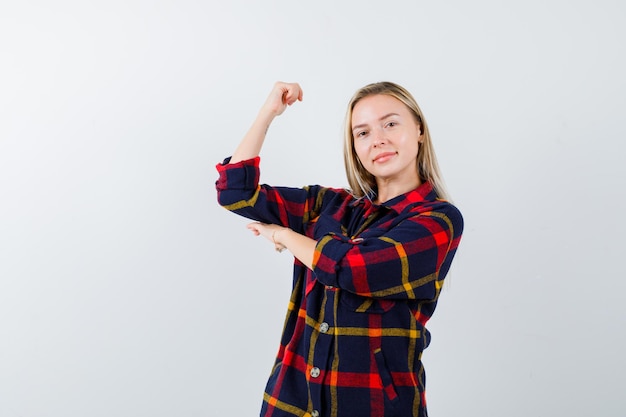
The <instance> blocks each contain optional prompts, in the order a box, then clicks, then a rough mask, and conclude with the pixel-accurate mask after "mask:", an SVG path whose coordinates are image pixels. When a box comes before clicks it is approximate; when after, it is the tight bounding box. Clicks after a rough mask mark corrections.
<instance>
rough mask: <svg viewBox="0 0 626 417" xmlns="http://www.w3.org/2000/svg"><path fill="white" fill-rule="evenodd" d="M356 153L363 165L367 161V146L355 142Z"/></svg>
mask: <svg viewBox="0 0 626 417" xmlns="http://www.w3.org/2000/svg"><path fill="white" fill-rule="evenodd" d="M354 151H355V152H356V156H357V157H358V158H359V160H360V161H361V163H363V161H366V160H367V158H366V156H367V146H364V145H363V143H358V142H355V143H354Z"/></svg>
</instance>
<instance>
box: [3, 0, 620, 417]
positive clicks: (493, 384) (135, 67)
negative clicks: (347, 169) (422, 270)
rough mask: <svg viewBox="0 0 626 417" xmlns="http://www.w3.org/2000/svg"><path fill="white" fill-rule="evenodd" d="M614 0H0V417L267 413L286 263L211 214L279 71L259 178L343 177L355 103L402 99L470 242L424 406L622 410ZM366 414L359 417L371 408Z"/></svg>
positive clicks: (460, 412) (497, 412) (432, 355)
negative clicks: (422, 132)
mask: <svg viewBox="0 0 626 417" xmlns="http://www.w3.org/2000/svg"><path fill="white" fill-rule="evenodd" d="M625 10H626V6H625V4H624V2H622V1H620V0H614V1H610V0H595V1H556V0H548V1H546V0H543V1H538V0H529V1H524V2H501V1H486V0H477V1H473V2H467V1H460V0H455V1H443V2H441V1H439V2H435V1H429V2H426V1H385V2H377V1H329V0H322V1H316V2H302V1H293V0H291V1H290V0H280V1H258V2H254V1H250V2H243V1H241V0H238V1H228V2H226V1H220V2H218V1H209V2H206V1H192V0H182V1H181V0H177V1H136V0H130V1H129V0H124V1H120V0H108V1H101V2H93V1H91V2H89V1H66V0H59V1H54V2H51V1H19V2H18V1H3V2H2V3H1V4H0V59H1V65H0V416H1V417H44V416H45V417H48V416H50V417H57V416H58V417H85V416H89V417H99V416H103V417H111V416H116V417H118V416H121V417H126V416H128V417H142V416H146V417H148V416H149V417H161V416H167V417H173V416H185V417H194V416H254V415H257V414H258V410H259V407H260V403H261V398H262V391H263V387H264V384H265V382H266V378H267V376H268V374H269V371H270V369H271V366H272V363H273V360H274V355H275V353H276V351H277V348H278V341H279V336H280V332H281V330H282V325H283V318H284V314H285V311H286V307H287V299H288V295H289V291H290V288H289V286H290V281H291V257H290V256H289V255H288V254H286V253H283V254H281V255H278V254H276V253H275V252H274V251H273V248H272V246H271V245H270V244H267V242H265V241H263V240H262V239H260V238H254V237H253V236H252V235H251V234H250V233H249V232H248V231H247V230H246V229H245V224H246V221H245V220H244V219H240V218H238V217H237V216H234V215H232V214H230V213H228V212H226V211H225V210H223V209H222V208H220V207H219V206H218V205H217V204H216V198H215V197H216V196H215V189H214V182H215V179H216V177H217V175H216V171H215V168H214V166H215V164H216V163H217V162H219V161H221V159H222V158H223V157H225V156H228V155H230V153H231V152H232V151H233V150H234V148H235V146H236V144H237V143H238V141H239V139H240V138H241V137H242V136H243V134H244V133H245V131H246V130H247V127H248V126H249V124H250V123H251V121H252V120H253V118H254V116H255V115H256V112H257V110H258V108H259V107H260V105H261V104H262V103H263V101H264V100H265V97H266V96H267V93H268V92H269V90H270V89H271V86H272V84H273V82H274V81H276V80H285V81H298V82H300V83H301V85H302V87H303V89H304V101H303V102H302V103H298V104H297V105H294V106H293V107H292V108H290V109H288V111H287V112H286V113H285V114H284V115H283V116H282V117H281V118H279V119H278V120H277V121H276V123H275V125H274V126H273V127H272V128H271V129H270V132H269V135H268V141H267V144H266V147H265V148H264V150H263V153H262V158H263V160H262V169H263V171H262V180H263V181H264V182H268V183H272V184H275V185H291V186H301V185H306V184H314V183H320V184H324V185H332V186H345V185H346V180H345V175H344V171H343V166H342V156H341V128H342V121H343V115H344V111H345V106H346V104H347V102H348V100H349V98H350V96H351V95H352V94H353V93H354V91H355V90H356V89H358V88H359V87H361V86H362V85H364V84H366V83H369V82H373V81H380V80H391V81H395V82H398V83H400V84H402V85H404V86H405V87H407V88H408V89H409V90H410V91H411V92H413V94H414V95H415V97H416V98H417V100H418V102H419V103H420V105H421V106H422V109H423V110H424V112H425V114H426V117H427V120H428V122H429V124H430V126H431V131H432V134H433V139H434V143H435V147H436V150H437V153H438V156H439V161H440V164H441V166H442V170H443V172H444V176H445V177H446V180H447V182H448V186H449V189H450V191H451V194H452V195H453V198H454V200H455V203H456V204H457V205H458V207H459V208H460V209H461V210H462V212H463V214H464V217H465V222H466V229H465V234H464V238H463V241H462V244H461V246H460V249H459V251H458V254H457V258H456V260H455V263H454V265H453V267H452V270H451V273H450V275H449V277H448V282H447V284H446V286H445V290H444V292H443V293H442V297H441V301H440V304H439V308H438V310H437V312H436V314H435V316H434V318H433V319H432V320H431V322H430V330H431V331H432V332H433V342H432V344H431V346H430V347H429V349H428V350H427V351H426V352H425V354H424V361H425V365H426V370H427V375H428V399H429V411H430V414H431V415H432V416H433V417H442V416H466V417H470V416H476V417H478V416H480V417H485V416H493V417H502V416H507V417H517V416H519V417H522V416H524V417H525V416H529V415H532V416H548V417H552V416H569V417H589V416H614V417H618V416H623V415H624V412H625V411H624V409H625V408H626V400H625V399H624V389H625V388H626V380H625V377H624V375H625V374H626V366H625V362H626V361H625V359H624V351H625V349H626V340H625V339H626V338H625V336H624V329H625V328H626V320H625V317H626V306H625V304H624V302H623V301H622V299H623V294H624V291H625V290H626V284H625V281H626V279H625V278H626V268H625V266H624V265H625V263H624V246H625V245H624V243H623V242H624V235H625V233H626V222H625V220H624V214H625V212H626V207H625V195H624V194H625V193H624V178H626V175H625V174H626V172H625V171H626V169H625V168H624V151H625V147H624V141H625V140H626V127H625V126H624V120H625V116H624V114H625V112H626V98H625V97H626V82H625V81H624V80H625V79H626V77H624V74H626V62H625V56H624V40H625V39H626V29H625V26H624V20H625V18H626V12H625ZM355 417H358V416H355Z"/></svg>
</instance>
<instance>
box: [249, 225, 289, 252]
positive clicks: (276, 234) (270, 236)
mask: <svg viewBox="0 0 626 417" xmlns="http://www.w3.org/2000/svg"><path fill="white" fill-rule="evenodd" d="M248 229H249V230H251V231H252V233H254V235H255V236H263V237H264V238H265V239H267V240H269V241H270V242H272V243H274V248H275V249H276V251H277V252H282V251H283V250H284V249H285V245H283V244H282V243H280V240H279V238H280V232H281V231H283V230H287V228H286V227H282V226H279V225H277V224H265V223H259V222H255V223H250V224H249V225H248Z"/></svg>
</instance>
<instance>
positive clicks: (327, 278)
mask: <svg viewBox="0 0 626 417" xmlns="http://www.w3.org/2000/svg"><path fill="white" fill-rule="evenodd" d="M355 243H357V242H355V241H352V240H350V239H349V238H348V237H347V236H343V235H337V234H335V233H330V234H327V235H326V236H324V237H322V238H321V239H320V240H319V241H318V242H317V245H315V253H314V254H313V262H312V265H311V266H312V267H313V272H314V273H315V277H316V278H317V280H318V281H319V282H320V283H322V284H324V285H329V286H333V287H340V285H339V272H340V271H341V262H342V260H343V258H344V257H345V256H346V254H347V253H348V251H349V250H350V249H352V247H353V246H354V244H355Z"/></svg>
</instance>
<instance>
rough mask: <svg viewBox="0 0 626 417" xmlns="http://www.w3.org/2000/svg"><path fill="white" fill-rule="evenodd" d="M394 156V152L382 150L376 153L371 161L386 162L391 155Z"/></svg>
mask: <svg viewBox="0 0 626 417" xmlns="http://www.w3.org/2000/svg"><path fill="white" fill-rule="evenodd" d="M394 156H396V153H395V152H383V153H381V154H378V155H376V157H375V158H374V159H373V160H372V162H381V163H382V162H387V161H388V160H389V159H391V158H392V157H394Z"/></svg>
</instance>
